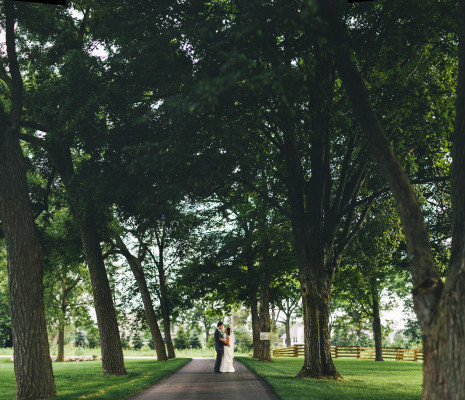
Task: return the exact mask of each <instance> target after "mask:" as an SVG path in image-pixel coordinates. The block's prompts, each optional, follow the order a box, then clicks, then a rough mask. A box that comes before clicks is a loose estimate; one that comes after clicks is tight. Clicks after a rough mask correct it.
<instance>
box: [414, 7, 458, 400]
mask: <svg viewBox="0 0 465 400" xmlns="http://www.w3.org/2000/svg"><path fill="white" fill-rule="evenodd" d="M458 10H459V12H458V37H459V66H458V69H459V71H458V82H457V100H456V111H455V126H454V132H453V136H452V140H453V147H452V160H453V161H452V167H451V170H452V246H451V256H450V263H449V268H448V273H447V280H446V283H445V286H444V290H443V292H442V295H441V299H440V302H439V305H438V307H437V309H436V310H435V312H434V314H433V318H432V320H431V321H430V323H429V324H428V326H427V327H426V328H425V329H423V351H424V362H423V394H422V398H423V399H438V400H443V399H444V400H445V399H461V398H463V396H464V393H465V365H464V362H463V359H464V357H465V290H464V287H465V1H464V0H460V1H459V9H458Z"/></svg>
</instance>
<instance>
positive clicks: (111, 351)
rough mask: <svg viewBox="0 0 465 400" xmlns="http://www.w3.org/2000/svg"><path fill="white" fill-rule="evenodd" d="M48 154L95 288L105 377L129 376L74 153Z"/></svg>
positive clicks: (58, 149) (58, 148) (53, 149)
mask: <svg viewBox="0 0 465 400" xmlns="http://www.w3.org/2000/svg"><path fill="white" fill-rule="evenodd" d="M46 150H47V151H48V152H49V155H50V157H51V158H52V159H53V162H54V164H55V167H56V168H57V171H58V173H59V174H60V177H61V180H62V182H63V184H64V186H65V188H66V191H67V195H68V201H69V203H70V205H71V210H72V212H73V215H74V218H75V219H76V221H77V223H78V226H79V231H80V233H81V241H82V245H83V248H84V253H85V256H86V261H87V267H88V269H89V274H90V280H91V284H92V295H93V297H94V306H95V313H96V315H97V324H98V329H99V335H100V346H101V351H102V369H103V373H104V374H114V375H125V374H126V373H127V372H126V369H125V368H124V358H123V349H122V347H121V337H120V333H119V329H118V321H117V319H116V311H115V307H114V304H113V297H112V292H111V288H110V283H109V281H108V275H107V271H106V269H105V263H104V261H103V255H102V248H101V247H100V238H99V236H98V232H97V226H96V223H95V219H94V217H93V216H92V213H91V211H92V210H91V209H89V208H87V209H86V206H85V205H82V204H80V198H79V197H78V196H79V195H80V196H83V195H82V193H79V194H77V193H76V192H77V191H78V190H76V186H78V185H79V179H78V177H76V176H75V175H74V165H73V160H72V156H71V150H70V148H69V147H66V146H62V145H61V144H59V143H58V144H57V143H51V144H48V145H47V146H46ZM77 189H79V187H78V188H77Z"/></svg>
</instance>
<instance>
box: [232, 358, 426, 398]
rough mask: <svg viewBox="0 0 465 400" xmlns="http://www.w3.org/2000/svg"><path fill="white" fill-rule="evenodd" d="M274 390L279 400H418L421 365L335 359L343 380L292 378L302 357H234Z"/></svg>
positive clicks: (298, 367)
mask: <svg viewBox="0 0 465 400" xmlns="http://www.w3.org/2000/svg"><path fill="white" fill-rule="evenodd" d="M237 358H238V359H239V360H240V361H242V362H243V363H244V364H245V365H246V366H247V367H249V368H250V369H251V370H253V371H255V372H256V373H257V374H258V375H260V376H261V377H262V378H263V379H264V380H265V381H266V382H268V383H269V384H270V385H271V386H272V387H273V389H274V391H275V393H276V394H277V395H278V396H279V397H281V399H282V400H292V399H308V400H313V399H315V400H317V399H318V400H323V399H324V400H326V399H327V400H339V399H340V400H349V399H354V400H355V399H356V400H361V399H370V400H388V399H389V400H404V399H405V400H406V399H415V400H418V399H420V397H421V386H422V368H423V364H422V363H417V362H402V361H384V362H375V361H373V360H357V359H350V358H346V359H335V360H334V362H335V364H336V368H337V369H338V370H339V372H340V373H341V374H342V376H343V377H344V380H343V381H331V380H316V379H309V378H304V379H302V378H295V376H296V375H297V373H298V372H299V371H300V369H301V367H302V365H303V358H301V357H299V358H284V357H282V358H274V359H273V362H266V363H264V362H259V361H257V360H254V359H252V358H246V357H237Z"/></svg>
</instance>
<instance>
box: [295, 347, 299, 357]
mask: <svg viewBox="0 0 465 400" xmlns="http://www.w3.org/2000/svg"><path fill="white" fill-rule="evenodd" d="M294 357H299V347H298V346H297V345H295V346H294Z"/></svg>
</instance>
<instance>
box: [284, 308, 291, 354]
mask: <svg viewBox="0 0 465 400" xmlns="http://www.w3.org/2000/svg"><path fill="white" fill-rule="evenodd" d="M284 325H285V327H286V346H287V347H290V345H291V320H290V318H288V317H287V315H286V321H285V322H284Z"/></svg>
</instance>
